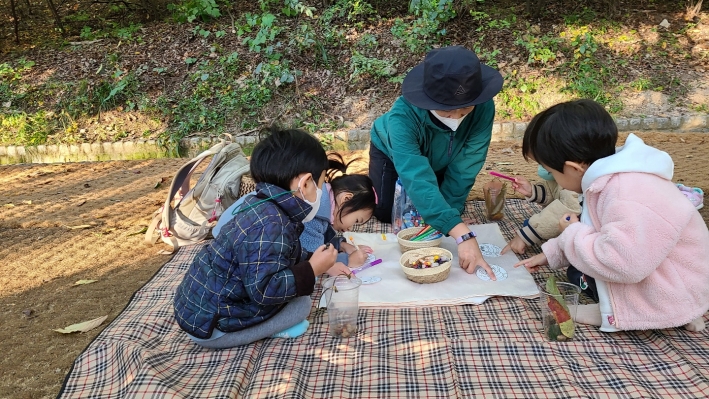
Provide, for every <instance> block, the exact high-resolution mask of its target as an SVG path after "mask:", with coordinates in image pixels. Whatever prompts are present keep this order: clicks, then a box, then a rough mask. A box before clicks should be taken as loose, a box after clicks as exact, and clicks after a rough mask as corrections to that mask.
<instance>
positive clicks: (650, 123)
mask: <svg viewBox="0 0 709 399" xmlns="http://www.w3.org/2000/svg"><path fill="white" fill-rule="evenodd" d="M655 126H656V123H655V117H654V116H651V117H649V118H643V121H642V122H641V123H640V127H641V128H642V129H643V130H655V129H656V127H655Z"/></svg>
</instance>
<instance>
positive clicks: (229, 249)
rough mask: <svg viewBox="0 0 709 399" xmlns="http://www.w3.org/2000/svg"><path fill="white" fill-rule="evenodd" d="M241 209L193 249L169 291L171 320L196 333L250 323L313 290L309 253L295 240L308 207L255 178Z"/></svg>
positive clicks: (205, 335) (238, 327)
mask: <svg viewBox="0 0 709 399" xmlns="http://www.w3.org/2000/svg"><path fill="white" fill-rule="evenodd" d="M269 197H274V198H271V199H268V198H269ZM265 199H268V200H266V201H264V202H262V203H258V202H259V201H263V200H265ZM257 203H258V204H257ZM249 206H252V207H251V208H249ZM241 209H244V211H242V212H240V213H238V214H237V215H236V216H235V217H234V219H232V220H231V221H230V222H229V223H227V224H226V225H224V227H223V228H222V229H221V231H220V232H219V234H218V235H217V237H216V238H215V239H214V240H212V242H210V243H209V244H207V245H206V246H205V247H204V248H202V250H201V251H200V252H199V253H198V254H197V256H196V257H195V259H194V261H193V262H192V265H191V266H190V268H189V270H188V271H187V274H186V275H185V277H184V279H183V280H182V283H181V284H180V285H179V287H178V288H177V292H176V293H175V302H174V308H175V318H176V319H177V323H178V324H179V325H180V327H181V328H182V329H183V330H185V331H186V332H187V333H189V334H191V335H193V336H195V337H197V338H209V337H211V335H212V332H213V331H214V328H218V329H219V330H221V331H224V332H232V331H239V330H242V329H244V328H246V327H250V326H253V325H255V324H258V323H260V322H262V321H264V320H267V319H268V318H270V317H272V316H273V315H274V314H275V313H277V312H278V311H279V310H280V309H281V308H282V307H283V305H285V304H286V303H287V302H288V301H290V300H292V299H293V298H295V297H298V296H303V295H310V294H311V293H312V292H313V287H314V285H315V275H314V274H313V269H312V268H311V266H310V262H308V261H307V258H308V255H309V254H308V253H307V252H306V251H304V250H303V249H302V248H301V246H300V242H299V240H298V237H299V236H300V234H301V233H302V231H303V223H302V220H303V218H305V216H306V215H307V214H308V212H310V210H311V207H310V206H309V205H308V204H306V203H305V202H304V201H303V200H301V199H300V198H297V197H295V196H294V195H293V194H291V193H290V192H287V191H285V190H283V189H282V188H280V187H277V186H274V185H271V184H268V183H259V184H258V185H257V186H256V195H255V196H252V197H249V198H248V199H247V200H246V201H245V202H244V205H243V206H242V208H241Z"/></svg>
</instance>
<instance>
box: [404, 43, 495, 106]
mask: <svg viewBox="0 0 709 399" xmlns="http://www.w3.org/2000/svg"><path fill="white" fill-rule="evenodd" d="M502 83H503V79H502V75H500V72H498V71H497V70H495V69H493V68H491V67H489V66H487V65H484V64H481V63H480V59H479V58H478V56H477V55H476V54H475V52H473V51H470V50H468V49H466V48H465V47H463V46H450V47H443V48H439V49H434V50H431V51H429V52H428V54H426V58H425V59H424V61H423V62H422V63H420V64H419V65H416V66H415V67H414V68H413V69H412V70H411V71H410V72H409V73H408V74H407V75H406V77H405V78H404V83H403V84H402V85H401V94H402V95H403V96H404V98H405V99H406V100H407V101H408V102H410V103H411V104H413V105H415V106H417V107H419V108H422V109H427V110H441V111H447V110H452V109H458V108H465V107H469V106H471V105H478V104H482V103H484V102H486V101H488V100H490V99H492V98H493V97H495V95H496V94H497V93H499V92H500V90H502Z"/></svg>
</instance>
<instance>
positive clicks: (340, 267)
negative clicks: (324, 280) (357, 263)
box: [326, 262, 352, 277]
mask: <svg viewBox="0 0 709 399" xmlns="http://www.w3.org/2000/svg"><path fill="white" fill-rule="evenodd" d="M326 273H327V274H329V275H330V276H332V277H335V276H339V275H341V274H352V271H351V270H350V268H349V267H347V266H345V264H344V263H342V262H335V265H334V266H332V267H331V268H329V269H327V272H326Z"/></svg>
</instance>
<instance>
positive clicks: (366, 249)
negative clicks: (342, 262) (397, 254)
mask: <svg viewBox="0 0 709 399" xmlns="http://www.w3.org/2000/svg"><path fill="white" fill-rule="evenodd" d="M358 247H359V250H360V251H364V252H366V253H368V254H373V253H374V250H373V249H372V247H370V246H367V245H358Z"/></svg>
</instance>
